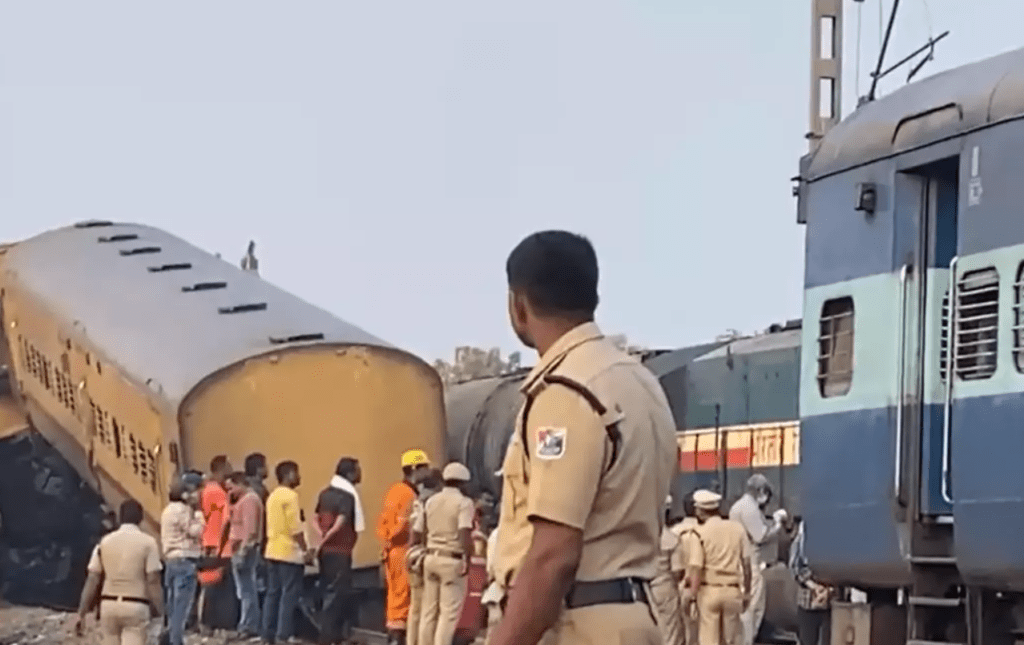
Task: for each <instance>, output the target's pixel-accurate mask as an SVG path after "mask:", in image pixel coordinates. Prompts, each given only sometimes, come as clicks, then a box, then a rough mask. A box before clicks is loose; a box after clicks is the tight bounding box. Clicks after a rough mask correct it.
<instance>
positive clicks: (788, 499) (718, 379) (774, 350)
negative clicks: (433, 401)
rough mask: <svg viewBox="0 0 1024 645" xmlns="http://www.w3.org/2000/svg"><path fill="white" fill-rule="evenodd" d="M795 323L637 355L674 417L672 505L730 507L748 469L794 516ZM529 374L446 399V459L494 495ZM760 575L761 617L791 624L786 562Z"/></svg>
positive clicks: (792, 593) (784, 552) (489, 381)
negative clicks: (717, 496) (720, 501)
mask: <svg viewBox="0 0 1024 645" xmlns="http://www.w3.org/2000/svg"><path fill="white" fill-rule="evenodd" d="M800 326H801V325H800V321H798V320H797V321H791V322H788V323H785V324H779V325H773V326H772V327H770V328H769V329H768V330H767V331H766V332H765V333H763V334H758V335H755V336H749V337H735V338H728V339H722V340H718V341H715V342H712V343H706V344H702V345H696V346H692V347H685V348H682V349H677V350H674V351H655V352H649V353H647V354H646V355H643V356H640V359H641V360H642V361H643V362H644V364H645V365H646V366H647V367H648V368H649V369H650V370H651V371H652V372H654V374H655V375H656V376H657V377H658V379H659V381H660V382H661V385H662V387H663V389H664V390H665V393H666V396H667V398H668V401H669V405H670V406H671V408H672V414H673V417H674V418H675V421H676V425H677V429H678V442H679V448H680V464H679V466H680V475H679V477H678V479H677V480H676V481H675V482H674V484H673V498H674V499H675V500H677V502H678V501H679V500H681V499H682V497H683V495H685V494H686V493H687V492H690V491H692V490H694V489H696V488H711V489H714V490H717V491H719V492H722V493H723V497H724V498H725V503H726V504H727V505H728V504H731V503H732V502H734V501H735V500H737V499H739V497H740V496H741V495H742V494H743V491H744V487H745V484H746V481H747V479H748V478H749V477H750V475H752V474H754V473H761V474H763V475H765V476H766V477H767V478H768V479H769V481H771V483H772V486H773V488H774V490H775V493H776V499H775V500H773V504H776V505H781V506H783V507H784V508H786V509H787V510H789V511H790V512H791V513H793V514H795V515H799V514H800V512H801V508H802V504H801V500H800V497H799V494H798V493H799V489H798V481H799V476H800V474H799V473H800V470H799V464H800V440H799V439H800V430H799V423H798V421H797V419H798V414H797V401H798V394H799V391H800V390H799V379H800V341H801V330H800ZM528 373H529V370H528V369H522V370H518V371H516V372H513V373H511V374H505V375H502V376H495V377H486V378H480V379H473V380H469V381H465V382H462V383H457V384H455V385H452V386H450V387H449V388H448V391H447V392H446V395H445V399H446V406H447V412H448V456H449V458H450V459H458V460H460V461H463V462H464V463H467V464H469V465H470V470H471V471H472V473H473V477H474V484H475V485H476V487H477V488H478V489H479V490H482V491H486V492H488V493H491V494H492V495H494V496H495V497H498V496H500V494H501V481H500V477H499V476H498V474H497V473H498V471H499V470H500V468H501V464H502V460H503V458H504V454H505V449H506V447H507V446H508V441H509V438H510V437H511V435H512V432H513V428H514V424H515V419H516V416H517V413H518V410H519V408H520V406H521V405H522V402H523V396H522V394H521V393H520V391H519V388H520V386H521V385H522V382H523V380H524V379H525V378H526V375H527V374H528ZM679 510H681V509H679V508H677V509H676V511H679ZM780 546H781V548H780V549H779V552H778V554H777V556H778V557H777V558H776V560H777V561H778V562H783V561H785V559H786V557H787V556H788V541H787V539H786V537H785V536H784V537H783V539H782V540H781V542H780ZM766 577H767V578H768V589H769V607H768V612H767V618H766V620H767V621H768V622H770V623H771V624H773V625H775V626H778V627H784V628H792V627H793V626H794V623H795V619H796V609H795V606H794V603H795V597H796V589H795V583H794V582H793V580H792V576H790V575H789V573H788V570H787V569H786V567H785V566H781V565H776V566H774V567H773V568H772V569H770V570H769V571H768V572H767V573H766ZM769 631H770V627H769Z"/></svg>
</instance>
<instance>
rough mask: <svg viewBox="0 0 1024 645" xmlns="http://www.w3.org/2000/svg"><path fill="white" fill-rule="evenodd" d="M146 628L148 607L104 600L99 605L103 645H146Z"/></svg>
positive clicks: (134, 603)
mask: <svg viewBox="0 0 1024 645" xmlns="http://www.w3.org/2000/svg"><path fill="white" fill-rule="evenodd" d="M148 627H149V605H144V604H142V603H141V602H125V601H123V600H122V601H118V600H104V601H102V602H101V603H100V634H101V635H102V637H103V645H146V630H147V628H148Z"/></svg>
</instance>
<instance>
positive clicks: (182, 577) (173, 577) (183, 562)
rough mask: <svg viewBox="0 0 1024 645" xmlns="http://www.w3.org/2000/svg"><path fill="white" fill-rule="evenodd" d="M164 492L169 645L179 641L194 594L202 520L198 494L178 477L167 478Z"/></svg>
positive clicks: (162, 538) (162, 522) (180, 643)
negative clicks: (168, 488) (169, 482)
mask: <svg viewBox="0 0 1024 645" xmlns="http://www.w3.org/2000/svg"><path fill="white" fill-rule="evenodd" d="M168 496H169V497H170V500H171V501H170V503H169V504H168V505H167V506H166V508H164V512H163V514H161V516H160V541H161V542H162V546H163V554H164V593H165V594H166V598H165V600H166V603H167V632H168V637H169V639H170V645H183V643H184V638H185V623H186V622H187V621H188V615H189V613H190V612H191V611H192V603H193V602H194V601H195V596H196V583H197V580H196V561H197V560H198V559H199V555H200V544H199V538H200V536H201V535H202V534H203V526H204V524H205V522H204V521H203V514H202V512H201V511H200V510H199V509H198V506H199V500H198V498H197V497H196V495H195V494H194V493H193V492H190V491H189V490H188V489H187V487H186V486H185V482H184V481H183V480H182V479H181V478H175V480H174V481H173V482H171V487H170V491H169V495H168Z"/></svg>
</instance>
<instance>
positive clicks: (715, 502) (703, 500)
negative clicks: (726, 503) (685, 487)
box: [693, 490, 722, 511]
mask: <svg viewBox="0 0 1024 645" xmlns="http://www.w3.org/2000/svg"><path fill="white" fill-rule="evenodd" d="M721 503H722V496H721V495H719V494H718V493H715V492H712V491H709V490H699V491H696V492H695V493H694V494H693V504H694V506H696V507H697V508H700V509H703V510H705V511H717V510H718V507H719V506H720V505H721Z"/></svg>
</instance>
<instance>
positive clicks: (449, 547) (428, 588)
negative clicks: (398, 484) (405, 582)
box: [413, 462, 475, 645]
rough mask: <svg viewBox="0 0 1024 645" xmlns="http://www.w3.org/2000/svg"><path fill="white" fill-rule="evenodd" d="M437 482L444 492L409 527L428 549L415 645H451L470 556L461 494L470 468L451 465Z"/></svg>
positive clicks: (469, 506)
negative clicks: (423, 538) (442, 486)
mask: <svg viewBox="0 0 1024 645" xmlns="http://www.w3.org/2000/svg"><path fill="white" fill-rule="evenodd" d="M441 478H442V479H443V480H444V488H443V489H442V490H441V492H439V493H437V494H435V495H432V496H431V497H430V498H429V499H428V500H427V501H426V503H425V504H424V505H423V513H421V514H419V515H418V516H417V517H416V518H415V521H416V523H415V524H414V525H413V534H414V538H413V539H414V540H415V539H416V538H417V536H420V535H423V536H425V543H426V547H427V554H426V557H425V558H424V560H423V599H422V606H421V609H420V619H419V620H420V626H419V638H418V641H417V642H418V645H451V642H452V638H453V637H454V636H455V630H456V628H457V627H458V624H459V616H460V615H461V614H462V605H463V603H465V601H466V592H467V591H468V582H469V578H468V577H467V576H468V574H469V558H470V557H471V556H472V555H473V537H472V532H473V515H474V513H475V508H474V507H473V500H471V499H470V498H468V497H466V495H465V494H464V493H463V491H462V489H463V488H464V487H465V486H466V484H467V483H468V482H469V480H470V476H469V469H468V468H466V467H465V466H463V465H462V464H460V463H458V462H452V463H450V464H448V465H447V466H445V467H444V471H442V473H441Z"/></svg>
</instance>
